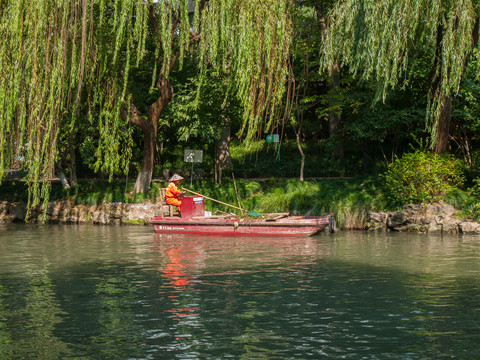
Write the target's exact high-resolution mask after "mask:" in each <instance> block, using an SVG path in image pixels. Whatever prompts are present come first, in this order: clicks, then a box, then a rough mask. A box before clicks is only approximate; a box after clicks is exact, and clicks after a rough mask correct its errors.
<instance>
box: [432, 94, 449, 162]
mask: <svg viewBox="0 0 480 360" xmlns="http://www.w3.org/2000/svg"><path fill="white" fill-rule="evenodd" d="M451 119H452V98H451V97H444V98H443V101H442V106H441V108H440V114H439V116H438V120H437V141H436V143H435V147H434V149H433V150H434V152H435V154H443V153H445V152H447V150H448V140H449V136H450V123H451Z"/></svg>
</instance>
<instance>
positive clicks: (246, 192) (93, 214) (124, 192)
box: [0, 178, 480, 233]
mask: <svg viewBox="0 0 480 360" xmlns="http://www.w3.org/2000/svg"><path fill="white" fill-rule="evenodd" d="M166 185H167V183H166V182H164V181H155V182H153V183H152V188H151V190H150V192H149V193H147V194H133V193H132V192H131V187H133V182H132V183H127V184H125V182H122V181H117V182H115V181H113V182H106V181H98V180H95V181H91V180H85V181H81V182H80V184H79V186H78V187H76V188H74V189H62V188H61V187H60V185H59V184H58V183H53V184H52V192H51V197H50V198H51V200H52V201H50V202H49V203H48V205H47V208H46V211H44V210H45V209H44V207H43V206H37V207H36V208H35V209H33V210H32V211H31V213H30V216H29V221H32V222H41V221H42V220H43V215H44V214H45V216H46V222H49V223H65V224H84V223H85V224H100V225H109V224H118V225H127V224H146V225H148V224H149V223H150V218H151V217H153V216H156V215H159V214H160V212H161V211H160V210H161V209H160V206H161V205H160V198H159V189H160V188H162V187H165V186H166ZM181 185H183V186H184V187H186V188H188V189H192V190H194V191H195V192H198V193H201V194H203V195H205V196H208V197H211V198H214V199H217V200H220V201H222V202H224V203H227V204H232V205H234V206H235V207H241V208H243V209H246V210H249V211H255V212H260V213H268V212H290V213H292V214H306V215H318V216H324V215H329V216H333V217H334V218H335V220H336V223H337V227H338V228H339V229H344V230H369V231H373V230H375V231H408V232H417V233H428V232H436V233H438V232H440V233H480V224H479V223H477V222H473V221H470V220H469V219H467V218H466V217H464V216H463V214H462V213H460V212H459V211H457V210H456V209H455V208H454V207H453V206H451V205H446V204H432V205H406V206H404V207H403V208H400V209H389V208H388V204H387V201H386V199H385V196H384V191H383V189H382V186H381V184H379V183H378V182H377V181H376V180H375V179H370V178H367V179H360V178H335V179H331V178H328V179H327V178H324V179H310V180H308V181H305V182H299V181H298V180H296V179H283V178H269V179H261V181H260V180H258V179H257V180H252V179H237V180H236V181H233V180H232V179H224V181H223V183H222V185H218V184H215V182H214V181H213V180H211V179H197V180H194V181H193V182H192V185H190V183H189V182H187V181H185V182H184V183H183V184H181ZM26 204H27V198H26V189H25V184H24V183H22V182H18V181H17V182H4V183H2V185H1V186H0V222H3V223H5V222H23V221H24V219H25V216H26V213H27V206H26ZM205 205H206V210H208V211H211V212H212V213H215V212H216V211H221V212H234V213H235V212H237V211H236V209H235V208H231V207H228V206H224V205H221V204H219V203H216V202H212V201H208V200H207V201H206V204H205Z"/></svg>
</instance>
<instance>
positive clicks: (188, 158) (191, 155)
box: [183, 149, 203, 186]
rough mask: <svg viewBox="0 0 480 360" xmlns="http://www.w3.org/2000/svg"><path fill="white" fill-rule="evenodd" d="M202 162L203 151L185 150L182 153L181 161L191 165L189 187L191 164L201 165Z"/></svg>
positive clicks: (191, 179) (191, 175)
mask: <svg viewBox="0 0 480 360" xmlns="http://www.w3.org/2000/svg"><path fill="white" fill-rule="evenodd" d="M202 160H203V150H190V149H185V150H184V152H183V161H184V162H191V163H192V171H190V186H191V185H192V181H193V163H201V162H202Z"/></svg>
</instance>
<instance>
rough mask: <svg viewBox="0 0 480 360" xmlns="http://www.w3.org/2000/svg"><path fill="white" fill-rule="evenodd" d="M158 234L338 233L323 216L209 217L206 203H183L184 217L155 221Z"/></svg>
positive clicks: (199, 199)
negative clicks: (206, 212)
mask: <svg viewBox="0 0 480 360" xmlns="http://www.w3.org/2000/svg"><path fill="white" fill-rule="evenodd" d="M151 223H152V224H153V226H154V229H155V232H156V233H163V234H197V235H253V236H311V235H315V234H317V233H319V232H321V231H324V230H325V229H327V228H328V230H329V231H330V232H333V231H334V227H335V226H334V225H335V222H334V219H333V218H332V217H328V216H327V217H322V216H289V215H288V213H275V214H262V215H260V216H256V217H247V218H243V217H239V216H236V215H233V214H232V215H223V216H205V206H204V199H203V197H201V196H198V197H195V196H186V197H184V198H183V199H182V214H181V217H175V216H173V217H171V216H156V217H153V218H151Z"/></svg>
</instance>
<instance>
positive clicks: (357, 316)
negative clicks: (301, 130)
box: [0, 226, 480, 359]
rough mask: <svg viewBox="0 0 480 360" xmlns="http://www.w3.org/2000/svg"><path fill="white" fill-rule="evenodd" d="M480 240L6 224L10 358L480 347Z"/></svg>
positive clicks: (2, 237) (5, 317)
mask: <svg viewBox="0 0 480 360" xmlns="http://www.w3.org/2000/svg"><path fill="white" fill-rule="evenodd" d="M50 229H51V230H50ZM73 229H74V230H75V231H72V230H73ZM479 244H480V242H479V239H476V238H473V237H472V238H469V237H427V236H412V235H410V236H405V235H401V234H363V233H351V234H350V233H337V234H334V235H330V234H322V235H321V236H318V237H312V238H289V239H277V238H246V237H240V238H235V237H229V238H222V237H211V238H209V237H188V236H164V235H154V234H153V233H152V230H151V229H146V228H145V229H143V228H128V227H98V228H96V227H55V226H54V227H38V228H34V231H33V229H32V228H28V227H15V226H13V227H11V228H10V231H8V232H2V230H1V227H0V263H1V264H2V267H1V268H0V358H1V359H23V358H27V359H28V358H31V359H34V358H35V359H37V358H44V359H47V358H48V359H57V358H58V359H61V358H68V357H71V358H85V359H127V358H139V359H140V358H141V359H169V358H183V359H184V358H197V359H200V358H201V359H218V358H222V359H223V358H235V359H262V358H265V359H267V358H268V359H285V358H291V359H309V358H310V359H319V358H323V357H332V358H344V359H441V358H456V359H457V358H459V359H462V358H464V359H472V358H476V357H479V356H480V350H479V349H478V345H477V344H478V342H479V341H480V333H479V332H478V325H479V323H480V280H479V275H480V259H479V250H480V245H479Z"/></svg>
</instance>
